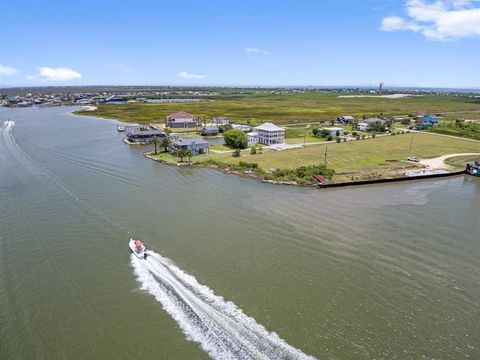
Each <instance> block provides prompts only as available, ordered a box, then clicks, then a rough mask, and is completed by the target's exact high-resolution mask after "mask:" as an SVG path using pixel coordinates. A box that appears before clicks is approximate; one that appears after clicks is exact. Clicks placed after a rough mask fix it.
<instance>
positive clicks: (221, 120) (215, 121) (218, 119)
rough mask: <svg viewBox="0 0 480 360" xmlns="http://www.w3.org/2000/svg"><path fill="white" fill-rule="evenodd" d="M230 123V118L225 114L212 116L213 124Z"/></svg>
mask: <svg viewBox="0 0 480 360" xmlns="http://www.w3.org/2000/svg"><path fill="white" fill-rule="evenodd" d="M228 124H230V119H229V118H226V117H225V116H216V117H214V118H212V125H228Z"/></svg>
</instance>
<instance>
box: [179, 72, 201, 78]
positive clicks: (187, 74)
mask: <svg viewBox="0 0 480 360" xmlns="http://www.w3.org/2000/svg"><path fill="white" fill-rule="evenodd" d="M177 75H178V76H180V77H182V78H184V79H205V78H206V77H207V75H196V74H191V73H189V72H186V71H182V72H179V73H178V74H177Z"/></svg>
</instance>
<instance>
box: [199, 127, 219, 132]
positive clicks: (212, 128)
mask: <svg viewBox="0 0 480 360" xmlns="http://www.w3.org/2000/svg"><path fill="white" fill-rule="evenodd" d="M202 130H211V131H219V128H218V126H205V127H204V128H203V129H202Z"/></svg>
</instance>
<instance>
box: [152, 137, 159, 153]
mask: <svg viewBox="0 0 480 360" xmlns="http://www.w3.org/2000/svg"><path fill="white" fill-rule="evenodd" d="M158 140H159V139H158V136H156V135H155V136H153V137H152V141H153V144H154V145H155V155H157V153H158V152H157V144H158Z"/></svg>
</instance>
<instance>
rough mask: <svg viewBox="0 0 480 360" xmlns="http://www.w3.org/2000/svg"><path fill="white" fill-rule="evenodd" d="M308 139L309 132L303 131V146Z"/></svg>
mask: <svg viewBox="0 0 480 360" xmlns="http://www.w3.org/2000/svg"><path fill="white" fill-rule="evenodd" d="M306 141H307V133H303V146H305V143H306Z"/></svg>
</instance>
